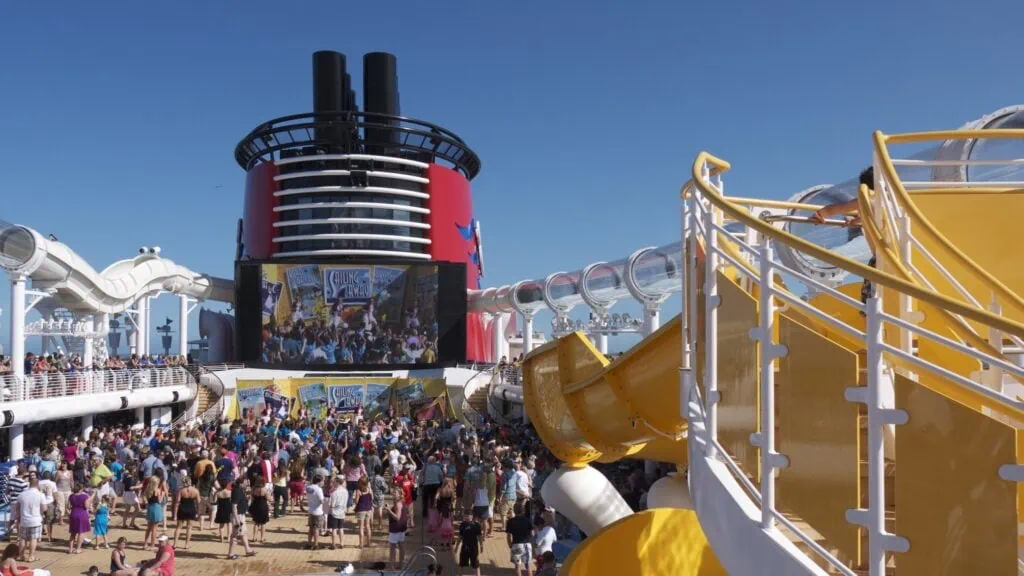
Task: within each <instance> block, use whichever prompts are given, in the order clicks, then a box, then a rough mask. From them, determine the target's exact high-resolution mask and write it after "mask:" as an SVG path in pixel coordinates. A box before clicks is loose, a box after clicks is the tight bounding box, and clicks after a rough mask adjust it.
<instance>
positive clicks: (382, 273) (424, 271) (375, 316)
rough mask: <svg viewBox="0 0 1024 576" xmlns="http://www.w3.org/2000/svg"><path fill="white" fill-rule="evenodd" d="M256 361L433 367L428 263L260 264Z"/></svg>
mask: <svg viewBox="0 0 1024 576" xmlns="http://www.w3.org/2000/svg"><path fill="white" fill-rule="evenodd" d="M261 274H262V282H261V286H262V287H261V293H260V296H261V301H262V303H263V338H262V342H261V351H260V356H261V361H262V362H263V363H266V364H277V365H302V364H306V365H309V364H313V365H315V364H322V365H347V364H354V365H359V364H434V363H436V362H437V356H438V325H437V292H438V268H437V266H436V265H432V264H410V265H337V264H263V265H262V266H261Z"/></svg>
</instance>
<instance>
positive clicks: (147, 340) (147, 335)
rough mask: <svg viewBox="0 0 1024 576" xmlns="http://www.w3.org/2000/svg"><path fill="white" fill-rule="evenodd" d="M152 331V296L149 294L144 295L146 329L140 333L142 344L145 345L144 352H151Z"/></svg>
mask: <svg viewBox="0 0 1024 576" xmlns="http://www.w3.org/2000/svg"><path fill="white" fill-rule="evenodd" d="M152 333H153V298H152V297H150V296H147V297H146V331H145V332H143V333H142V340H143V342H144V344H143V346H145V347H146V354H152V353H153V349H152V348H150V345H152V343H153V342H152V340H153V338H152Z"/></svg>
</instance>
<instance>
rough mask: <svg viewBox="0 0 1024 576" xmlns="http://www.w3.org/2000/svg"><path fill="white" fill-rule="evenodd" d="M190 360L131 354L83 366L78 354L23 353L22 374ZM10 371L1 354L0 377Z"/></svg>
mask: <svg viewBox="0 0 1024 576" xmlns="http://www.w3.org/2000/svg"><path fill="white" fill-rule="evenodd" d="M189 364H190V361H189V359H188V358H187V357H185V356H177V355H173V354H171V355H165V354H152V355H149V354H144V355H141V356H140V355H138V354H132V355H130V356H128V357H127V358H121V357H120V356H116V355H115V356H107V357H106V358H104V359H102V360H99V361H96V362H94V363H93V365H92V366H86V365H85V360H84V359H83V358H82V357H81V356H80V355H78V354H69V355H65V354H64V352H63V351H60V350H58V351H57V352H54V353H52V354H51V353H48V352H47V353H43V354H39V355H36V354H35V353H33V352H29V353H27V354H25V374H26V375H27V374H74V373H76V372H84V371H87V370H126V369H139V368H164V367H174V366H188V365H189ZM12 372H13V368H12V367H11V358H10V356H4V355H3V354H0V375H4V374H10V373H12Z"/></svg>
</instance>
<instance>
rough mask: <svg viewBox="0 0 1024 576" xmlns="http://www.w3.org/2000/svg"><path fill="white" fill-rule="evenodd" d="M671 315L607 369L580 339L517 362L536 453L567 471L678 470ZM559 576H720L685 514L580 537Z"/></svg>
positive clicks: (696, 525) (682, 445) (677, 325)
mask: <svg viewBox="0 0 1024 576" xmlns="http://www.w3.org/2000/svg"><path fill="white" fill-rule="evenodd" d="M681 327H682V318H681V317H680V316H676V317H675V318H673V319H672V320H671V321H669V322H668V323H666V324H665V325H664V326H662V327H661V329H660V330H658V331H656V332H654V333H653V334H651V335H650V336H648V337H647V338H645V339H644V340H643V341H642V342H640V343H639V344H637V345H636V346H634V347H633V348H632V349H631V350H630V351H629V352H627V353H626V354H624V355H623V356H621V357H619V358H618V359H616V360H615V361H614V362H609V360H608V359H607V358H606V357H605V356H604V354H601V353H600V352H599V351H598V350H597V349H596V348H595V347H594V345H593V344H592V343H591V342H590V340H588V339H587V338H586V336H584V335H583V334H582V333H580V332H576V333H573V334H570V335H568V336H565V337H563V338H559V339H558V340H555V341H553V342H550V343H548V344H546V345H544V346H543V347H541V348H538V349H536V350H534V351H533V352H532V353H531V354H530V355H528V356H527V357H526V358H525V359H524V360H523V396H524V399H523V401H524V405H525V407H526V412H527V414H528V415H529V416H530V419H531V421H532V422H533V425H534V428H535V429H536V430H537V433H538V434H539V435H540V437H541V439H542V440H543V441H544V443H545V445H547V447H548V448H549V449H550V450H551V451H552V453H554V454H555V456H557V457H558V458H559V459H560V460H562V461H563V462H565V463H566V464H567V465H569V466H576V467H578V466H584V465H586V464H587V463H588V462H592V461H595V460H597V461H602V462H612V461H615V460H618V459H620V458H643V459H651V460H656V461H659V462H674V463H677V464H680V465H685V464H686V461H687V451H686V448H687V447H686V438H685V433H686V429H687V426H686V421H685V419H684V418H683V417H682V404H681V398H680V386H679V365H680V360H681V357H682V341H681ZM561 574H562V575H563V576H567V575H571V576H577V575H579V576H583V575H587V574H618V575H632V574H636V575H638V576H639V575H645V576H650V575H658V574H665V575H668V574H671V575H673V576H718V575H721V574H726V572H725V570H724V569H723V568H722V565H721V564H720V563H719V561H718V558H717V557H716V556H715V553H714V551H712V550H711V547H710V546H709V545H708V542H707V539H706V538H705V536H704V533H703V531H702V530H701V527H700V522H699V521H698V519H697V515H696V513H694V512H693V511H692V510H682V509H675V508H658V509H653V510H647V511H645V512H640V513H636V514H631V515H629V516H626V517H625V518H622V519H620V520H618V521H616V522H613V523H612V524H609V525H608V526H605V527H604V528H602V529H601V530H599V531H598V532H596V533H594V534H591V535H589V537H588V538H587V539H586V540H585V541H584V542H583V543H582V544H580V546H579V547H578V548H576V550H574V551H573V553H572V555H571V556H570V557H569V559H568V560H567V561H566V563H565V565H564V567H563V568H562V571H561Z"/></svg>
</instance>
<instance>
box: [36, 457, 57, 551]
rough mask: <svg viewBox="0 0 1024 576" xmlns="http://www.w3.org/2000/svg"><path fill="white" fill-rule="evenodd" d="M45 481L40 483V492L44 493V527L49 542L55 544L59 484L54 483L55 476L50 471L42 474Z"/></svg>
mask: <svg viewBox="0 0 1024 576" xmlns="http://www.w3.org/2000/svg"><path fill="white" fill-rule="evenodd" d="M42 476H43V479H42V480H40V481H39V491H40V492H42V493H43V504H44V506H45V509H44V510H43V526H44V527H45V530H44V532H45V533H46V539H47V541H48V542H53V525H54V524H56V523H57V498H56V497H57V483H56V482H54V481H53V474H52V473H50V472H49V471H46V472H43V473H42Z"/></svg>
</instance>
